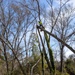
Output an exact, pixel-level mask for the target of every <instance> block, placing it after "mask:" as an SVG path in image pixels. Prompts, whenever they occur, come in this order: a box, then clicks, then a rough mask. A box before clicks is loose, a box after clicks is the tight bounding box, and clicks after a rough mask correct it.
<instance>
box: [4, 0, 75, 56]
mask: <svg viewBox="0 0 75 75" xmlns="http://www.w3.org/2000/svg"><path fill="white" fill-rule="evenodd" d="M5 1H6V0H5ZM7 1H10V2H11V1H12V0H7ZM40 1H41V3H42V4H43V3H44V4H45V5H46V6H47V8H49V6H48V4H47V3H46V0H40ZM70 2H71V3H73V6H74V7H75V0H70ZM56 5H57V4H56ZM65 49H66V51H65V52H66V54H65V55H66V57H68V56H69V55H70V54H73V53H72V52H71V51H70V50H68V49H67V48H65Z"/></svg>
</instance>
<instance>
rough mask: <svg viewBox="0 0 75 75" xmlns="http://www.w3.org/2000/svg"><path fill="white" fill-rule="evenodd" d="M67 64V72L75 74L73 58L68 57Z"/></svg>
mask: <svg viewBox="0 0 75 75" xmlns="http://www.w3.org/2000/svg"><path fill="white" fill-rule="evenodd" d="M65 64H66V66H65V67H66V70H67V72H68V73H69V74H71V75H75V61H73V60H72V59H67V60H66V62H65Z"/></svg>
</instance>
